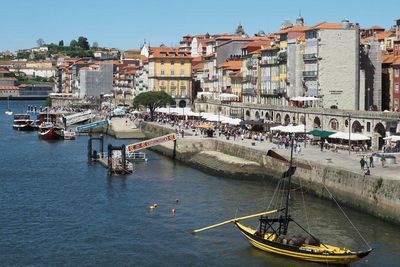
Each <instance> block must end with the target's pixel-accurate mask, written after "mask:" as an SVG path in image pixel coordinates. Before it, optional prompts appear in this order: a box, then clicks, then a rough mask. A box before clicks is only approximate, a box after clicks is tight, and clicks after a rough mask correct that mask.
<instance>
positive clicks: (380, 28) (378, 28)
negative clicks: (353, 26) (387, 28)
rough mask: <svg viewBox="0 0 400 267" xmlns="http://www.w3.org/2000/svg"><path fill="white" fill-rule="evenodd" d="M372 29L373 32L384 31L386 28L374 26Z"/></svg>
mask: <svg viewBox="0 0 400 267" xmlns="http://www.w3.org/2000/svg"><path fill="white" fill-rule="evenodd" d="M371 29H373V30H384V28H382V27H381V26H378V25H374V26H372V27H371Z"/></svg>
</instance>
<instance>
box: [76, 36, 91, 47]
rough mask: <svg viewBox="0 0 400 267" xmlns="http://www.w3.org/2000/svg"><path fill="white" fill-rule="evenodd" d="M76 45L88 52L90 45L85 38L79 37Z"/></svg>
mask: <svg viewBox="0 0 400 267" xmlns="http://www.w3.org/2000/svg"><path fill="white" fill-rule="evenodd" d="M78 45H79V47H81V48H82V49H83V50H89V49H90V45H89V42H88V40H87V38H86V37H83V36H79V38H78Z"/></svg>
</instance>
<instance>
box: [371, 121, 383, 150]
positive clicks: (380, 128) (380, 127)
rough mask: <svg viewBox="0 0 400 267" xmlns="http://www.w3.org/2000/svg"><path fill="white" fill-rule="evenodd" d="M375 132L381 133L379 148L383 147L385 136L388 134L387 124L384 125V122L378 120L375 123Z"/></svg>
mask: <svg viewBox="0 0 400 267" xmlns="http://www.w3.org/2000/svg"><path fill="white" fill-rule="evenodd" d="M374 132H375V133H378V134H379V139H378V148H379V149H382V147H383V145H384V144H385V140H383V138H384V137H385V136H386V129H385V126H383V124H382V123H380V122H378V123H377V124H376V125H375V128H374Z"/></svg>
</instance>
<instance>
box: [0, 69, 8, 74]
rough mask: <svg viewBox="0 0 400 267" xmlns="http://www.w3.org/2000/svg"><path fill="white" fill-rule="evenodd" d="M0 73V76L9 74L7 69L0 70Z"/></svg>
mask: <svg viewBox="0 0 400 267" xmlns="http://www.w3.org/2000/svg"><path fill="white" fill-rule="evenodd" d="M0 73H2V74H5V73H10V71H9V70H7V69H0Z"/></svg>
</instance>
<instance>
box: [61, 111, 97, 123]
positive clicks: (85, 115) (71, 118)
mask: <svg viewBox="0 0 400 267" xmlns="http://www.w3.org/2000/svg"><path fill="white" fill-rule="evenodd" d="M93 116H94V114H93V112H92V111H91V110H86V111H83V112H78V113H75V114H71V115H67V116H63V117H62V118H61V121H62V123H63V124H66V126H69V125H73V124H77V123H80V122H84V121H87V120H90V119H92V118H93Z"/></svg>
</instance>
